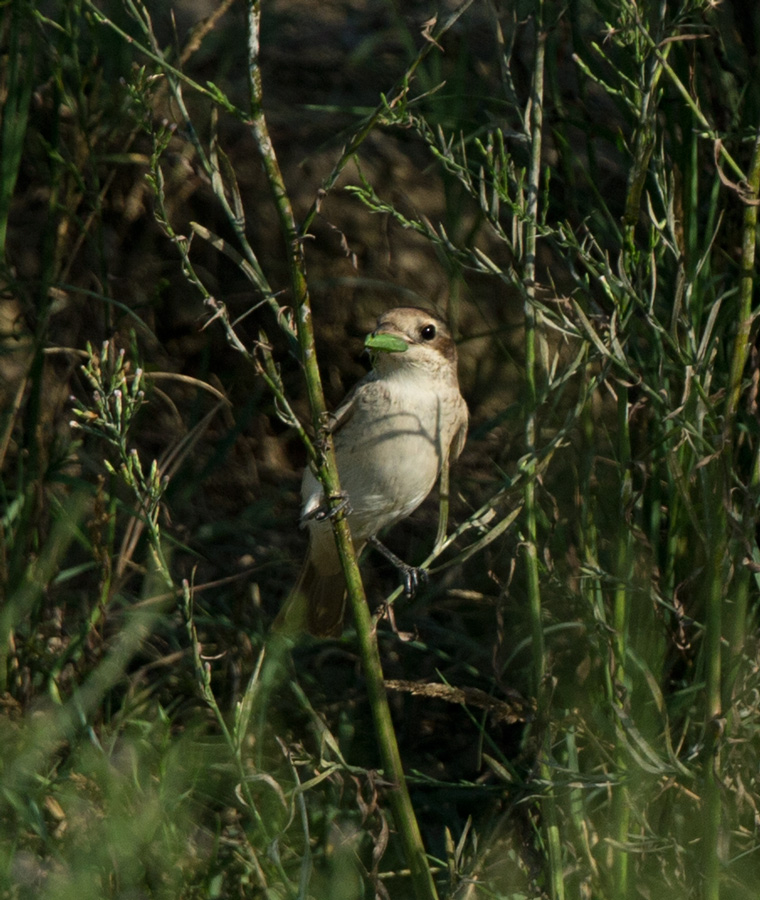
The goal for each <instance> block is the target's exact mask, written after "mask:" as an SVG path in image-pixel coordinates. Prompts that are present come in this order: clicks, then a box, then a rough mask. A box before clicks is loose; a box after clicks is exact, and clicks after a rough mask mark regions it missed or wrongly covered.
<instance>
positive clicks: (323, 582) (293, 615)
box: [275, 307, 467, 637]
mask: <svg viewBox="0 0 760 900" xmlns="http://www.w3.org/2000/svg"><path fill="white" fill-rule="evenodd" d="M365 346H366V347H367V348H368V349H369V351H370V354H371V357H372V362H373V368H372V371H370V372H369V373H368V374H367V375H365V377H364V378H362V379H361V381H359V382H358V383H357V384H356V385H355V387H354V388H353V389H352V390H351V391H350V392H349V393H348V395H347V396H346V398H345V399H344V401H343V402H342V403H341V404H340V406H339V407H338V408H337V409H336V410H335V412H334V414H333V415H332V416H331V419H330V424H329V426H328V427H329V430H330V432H331V434H332V436H333V440H334V443H335V454H336V460H337V465H338V475H339V478H340V484H341V490H342V491H343V492H344V493H345V495H346V502H347V508H348V509H349V510H350V512H349V513H348V523H349V526H350V528H351V536H352V538H353V541H354V545H355V547H356V550H357V552H360V551H361V549H362V548H363V547H364V545H365V544H366V543H367V542H368V541H374V539H375V535H376V534H377V533H378V532H379V531H380V530H382V529H384V528H387V527H388V526H390V525H393V524H394V523H395V522H398V521H399V520H400V519H403V518H405V517H406V516H408V515H409V514H410V513H411V512H413V511H414V510H415V509H416V508H417V507H418V506H419V505H420V503H422V501H423V500H424V499H425V497H427V495H428V494H429V493H430V491H431V489H432V488H433V485H434V484H435V482H436V480H437V478H438V476H439V474H440V472H441V469H442V467H443V466H444V464H446V463H447V462H448V460H449V459H450V458H454V459H455V458H456V457H457V456H459V454H460V453H461V451H462V447H463V445H464V441H465V436H466V433H467V406H466V404H465V402H464V399H463V398H462V395H461V394H460V392H459V381H458V379H457V350H456V346H455V344H454V341H453V340H452V338H451V334H450V333H449V330H448V328H447V327H446V323H445V322H444V321H443V320H442V319H440V318H439V317H438V316H437V315H436V314H435V313H433V312H430V311H429V310H427V309H418V308H417V307H399V308H397V309H391V310H389V311H388V312H385V313H383V315H381V316H380V318H379V319H378V321H377V327H376V328H375V330H374V331H373V332H372V333H371V334H369V335H368V336H367V339H366V341H365ZM301 494H302V500H303V508H302V514H301V525H302V527H306V528H308V529H309V549H308V553H307V555H306V560H305V561H304V564H303V567H302V568H301V573H300V575H299V577H298V581H297V583H296V585H295V587H294V588H293V590H292V591H291V593H290V595H289V596H288V598H287V600H286V601H285V604H284V605H283V608H282V610H281V611H280V613H279V615H278V617H277V619H276V621H275V628H276V629H277V630H279V631H283V632H288V633H297V632H300V631H303V630H307V631H309V632H310V633H311V634H313V635H315V636H317V637H330V636H338V635H340V633H341V631H342V630H343V616H344V612H345V604H346V585H345V580H344V578H343V572H342V569H341V564H340V559H339V557H338V552H337V549H336V546H335V539H334V536H333V530H332V524H331V522H330V520H329V518H328V517H327V516H325V511H326V509H325V500H324V495H323V492H322V486H321V484H320V483H319V481H318V480H317V478H316V476H315V475H314V473H313V472H312V471H311V469H308V468H307V469H306V471H305V472H304V476H303V484H302V489H301Z"/></svg>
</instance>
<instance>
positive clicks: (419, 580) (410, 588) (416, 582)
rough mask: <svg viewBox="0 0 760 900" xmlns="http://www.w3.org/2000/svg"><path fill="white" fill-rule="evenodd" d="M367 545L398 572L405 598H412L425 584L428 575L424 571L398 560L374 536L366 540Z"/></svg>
mask: <svg viewBox="0 0 760 900" xmlns="http://www.w3.org/2000/svg"><path fill="white" fill-rule="evenodd" d="M367 543H368V544H371V545H372V546H373V547H374V548H375V550H377V551H378V552H379V553H382V555H383V556H384V557H385V558H386V559H387V560H388V562H389V563H391V565H393V566H394V567H395V568H396V569H397V570H398V572H399V574H400V575H401V579H402V581H403V582H404V593H405V594H406V596H407V597H413V596H414V595H415V594H416V593H417V590H418V589H419V588H420V587H421V586H422V585H423V584H427V580H428V573H427V570H426V569H420V568H418V567H417V566H410V565H408V563H405V562H404V561H403V560H402V559H399V558H398V556H396V554H395V553H393V552H392V551H391V550H389V549H388V548H387V547H386V546H385V544H382V543H380V541H378V539H377V538H376V537H374V535H373V536H372V537H371V538H369V539H368V540H367Z"/></svg>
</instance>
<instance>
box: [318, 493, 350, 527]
mask: <svg viewBox="0 0 760 900" xmlns="http://www.w3.org/2000/svg"><path fill="white" fill-rule="evenodd" d="M333 500H337V501H338V504H337V506H334V507H333V508H332V509H331V508H330V504H329V503H323V504H322V505H321V506H320V507H319V509H318V510H317V511H316V512H315V513H314V518H315V519H316V520H317V522H322V521H323V520H324V519H334V518H335V516H337V515H338V513H339V512H345V514H346V515H349V514H350V513H351V512H352V509H351V501H350V500H349V497H348V494H347V493H346V492H345V491H341V492H340V493H339V494H335V495H334V496H333V497H330V501H331V502H332V501H333Z"/></svg>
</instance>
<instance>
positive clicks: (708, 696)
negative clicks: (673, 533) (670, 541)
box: [701, 459, 727, 900]
mask: <svg viewBox="0 0 760 900" xmlns="http://www.w3.org/2000/svg"><path fill="white" fill-rule="evenodd" d="M720 465H721V460H720V459H718V460H716V461H715V462H714V463H713V465H711V466H709V467H706V468H707V469H708V471H706V472H704V474H703V476H702V481H703V492H704V494H703V495H704V500H705V505H706V509H707V519H708V528H707V543H708V548H709V549H708V553H709V556H708V560H709V569H708V581H707V589H706V596H705V637H704V659H705V663H704V664H705V756H704V788H703V800H702V815H703V832H702V848H701V859H702V880H703V886H704V887H703V897H704V900H719V897H720V856H719V853H718V848H719V842H720V831H721V828H720V825H721V814H722V803H721V785H720V769H721V735H722V731H723V727H724V721H723V713H722V691H721V683H722V674H723V666H722V657H721V649H722V648H721V638H722V633H723V597H724V593H725V585H724V583H723V578H724V566H723V561H724V558H725V551H726V538H725V534H726V524H727V523H726V514H725V509H724V503H725V500H726V498H725V494H724V492H723V491H722V490H720V489H718V485H717V484H716V482H718V480H719V479H718V476H719V474H720V473H719V472H718V471H717V470H718V467H719V466H720Z"/></svg>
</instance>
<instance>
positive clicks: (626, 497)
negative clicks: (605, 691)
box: [610, 384, 633, 900]
mask: <svg viewBox="0 0 760 900" xmlns="http://www.w3.org/2000/svg"><path fill="white" fill-rule="evenodd" d="M617 430H618V466H619V469H620V471H621V473H622V484H621V489H620V508H621V514H622V513H624V512H625V511H626V510H629V509H630V504H631V497H632V493H633V486H632V483H631V468H630V464H631V441H630V434H629V430H628V389H627V387H626V386H625V385H623V384H621V385H619V386H618V420H617ZM616 541H617V547H616V560H615V575H616V577H617V586H616V588H615V593H614V597H613V611H612V617H613V618H612V627H613V646H614V649H613V666H614V678H613V695H612V697H611V698H610V702H611V703H612V704H615V705H616V706H618V707H619V708H621V709H622V708H623V707H624V706H627V705H629V704H630V683H629V678H628V674H627V671H626V661H627V656H628V628H629V618H630V610H629V603H630V575H631V572H630V568H631V535H630V527H629V524H628V522H627V519H626V517H625V516H623V518H622V519H621V521H620V528H619V530H618V533H617V538H616ZM618 734H619V732H618ZM615 768H616V776H617V784H615V786H614V788H613V795H612V833H613V839H614V842H615V843H614V845H613V879H614V896H615V900H623V898H625V897H627V896H628V852H627V850H625V849H624V848H625V845H626V843H627V842H628V828H629V823H630V815H631V814H630V804H629V798H628V789H627V785H626V772H627V768H628V766H627V758H626V752H625V748H624V746H623V745H622V744H621V742H620V740H618V741H617V746H616V748H615Z"/></svg>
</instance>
